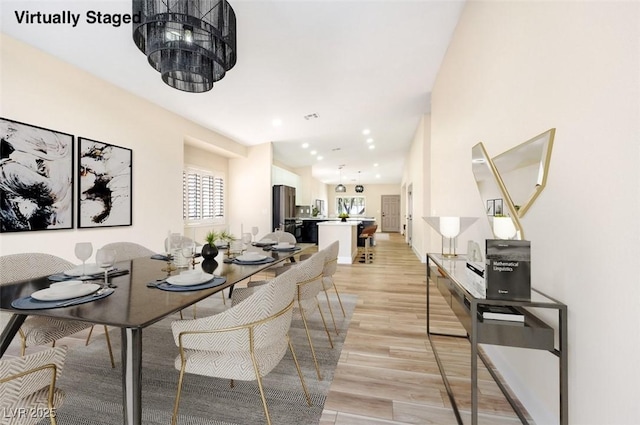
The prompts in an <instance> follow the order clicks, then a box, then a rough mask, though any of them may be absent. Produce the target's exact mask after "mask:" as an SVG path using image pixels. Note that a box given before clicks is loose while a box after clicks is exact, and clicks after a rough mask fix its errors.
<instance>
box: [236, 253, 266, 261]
mask: <svg viewBox="0 0 640 425" xmlns="http://www.w3.org/2000/svg"><path fill="white" fill-rule="evenodd" d="M265 258H267V256H266V255H262V254H254V255H247V254H243V255H238V256H237V257H236V260H239V261H260V260H264V259H265Z"/></svg>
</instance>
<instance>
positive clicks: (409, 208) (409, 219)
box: [406, 184, 413, 246]
mask: <svg viewBox="0 0 640 425" xmlns="http://www.w3.org/2000/svg"><path fill="white" fill-rule="evenodd" d="M412 233H413V184H410V185H409V187H408V189H407V234H406V239H407V243H408V244H409V246H413V245H412V243H413V238H412Z"/></svg>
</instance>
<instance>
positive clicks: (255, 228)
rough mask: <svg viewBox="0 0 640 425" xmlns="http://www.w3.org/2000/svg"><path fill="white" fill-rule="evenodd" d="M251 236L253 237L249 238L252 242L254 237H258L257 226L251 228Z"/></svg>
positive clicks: (254, 239)
mask: <svg viewBox="0 0 640 425" xmlns="http://www.w3.org/2000/svg"><path fill="white" fill-rule="evenodd" d="M251 235H253V238H251V239H252V240H253V242H255V241H256V236H258V226H253V227H252V228H251Z"/></svg>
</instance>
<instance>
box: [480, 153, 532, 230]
mask: <svg viewBox="0 0 640 425" xmlns="http://www.w3.org/2000/svg"><path fill="white" fill-rule="evenodd" d="M471 170H472V171H473V176H474V178H475V180H476V185H477V186H478V192H480V197H481V198H482V202H483V205H485V208H486V210H485V211H486V214H487V219H488V220H489V223H490V224H491V228H492V230H493V233H494V235H495V236H496V238H499V239H524V231H523V230H522V226H521V224H520V220H518V213H517V211H516V209H515V207H514V205H513V203H512V202H511V198H510V197H509V194H508V193H507V190H506V188H505V186H504V183H503V181H502V179H501V178H500V174H499V173H498V172H497V170H496V167H495V165H494V163H493V161H492V160H491V159H490V158H489V155H487V151H486V150H485V148H484V145H483V144H482V143H478V144H477V145H475V146H474V147H473V148H471ZM496 205H499V206H500V211H499V212H498V213H497V212H496ZM505 229H506V230H505ZM505 233H506V234H505Z"/></svg>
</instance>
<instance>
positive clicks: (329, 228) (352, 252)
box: [318, 220, 360, 264]
mask: <svg viewBox="0 0 640 425" xmlns="http://www.w3.org/2000/svg"><path fill="white" fill-rule="evenodd" d="M359 224H360V221H358V220H349V221H346V222H342V221H333V220H331V221H322V222H320V223H318V250H322V249H324V248H326V247H327V246H329V245H330V244H331V243H333V242H334V241H339V243H340V250H339V251H338V264H351V263H353V261H354V260H355V258H356V256H357V255H358V225H359Z"/></svg>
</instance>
